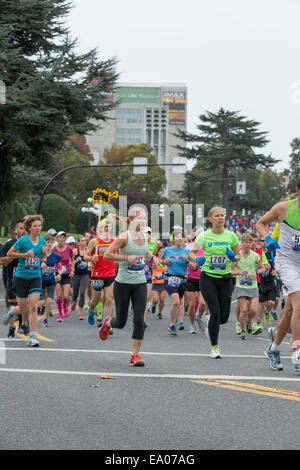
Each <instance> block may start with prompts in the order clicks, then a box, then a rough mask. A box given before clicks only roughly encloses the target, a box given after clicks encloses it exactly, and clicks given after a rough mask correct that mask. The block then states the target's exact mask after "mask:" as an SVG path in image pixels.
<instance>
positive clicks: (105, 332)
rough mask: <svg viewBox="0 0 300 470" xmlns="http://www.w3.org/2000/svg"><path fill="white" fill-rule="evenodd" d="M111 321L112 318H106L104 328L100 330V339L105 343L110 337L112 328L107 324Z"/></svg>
mask: <svg viewBox="0 0 300 470" xmlns="http://www.w3.org/2000/svg"><path fill="white" fill-rule="evenodd" d="M109 321H110V318H105V320H104V323H103V325H102V327H101V328H100V330H99V337H100V339H102V341H105V340H106V339H107V337H108V335H109V330H110V327H108V326H107V323H108V322H109Z"/></svg>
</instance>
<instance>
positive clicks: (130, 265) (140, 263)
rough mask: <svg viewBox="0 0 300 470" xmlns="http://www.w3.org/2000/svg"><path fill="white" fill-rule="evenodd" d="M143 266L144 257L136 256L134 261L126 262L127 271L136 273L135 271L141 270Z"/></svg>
mask: <svg viewBox="0 0 300 470" xmlns="http://www.w3.org/2000/svg"><path fill="white" fill-rule="evenodd" d="M144 268H145V261H144V258H138V259H137V261H136V263H135V264H133V263H128V272H130V273H136V272H141V271H143V270H144Z"/></svg>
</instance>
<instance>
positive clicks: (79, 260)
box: [74, 248, 89, 276]
mask: <svg viewBox="0 0 300 470" xmlns="http://www.w3.org/2000/svg"><path fill="white" fill-rule="evenodd" d="M74 259H75V269H74V273H75V274H76V275H80V276H83V275H84V274H89V269H88V262H87V261H85V260H84V259H83V256H82V255H81V254H80V252H79V248H77V253H76V255H75V258H74Z"/></svg>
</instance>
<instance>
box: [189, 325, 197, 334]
mask: <svg viewBox="0 0 300 470" xmlns="http://www.w3.org/2000/svg"><path fill="white" fill-rule="evenodd" d="M195 333H196V330H195V327H194V325H191V326H190V334H191V335H194V334H195Z"/></svg>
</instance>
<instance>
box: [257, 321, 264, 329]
mask: <svg viewBox="0 0 300 470" xmlns="http://www.w3.org/2000/svg"><path fill="white" fill-rule="evenodd" d="M258 326H259V327H260V328H261V330H263V329H264V327H265V324H264V322H262V321H260V322H259V323H258Z"/></svg>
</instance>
